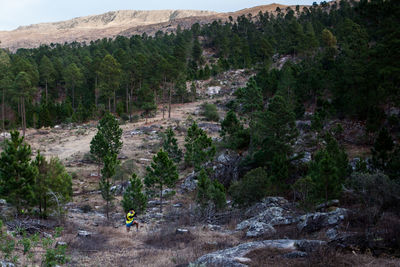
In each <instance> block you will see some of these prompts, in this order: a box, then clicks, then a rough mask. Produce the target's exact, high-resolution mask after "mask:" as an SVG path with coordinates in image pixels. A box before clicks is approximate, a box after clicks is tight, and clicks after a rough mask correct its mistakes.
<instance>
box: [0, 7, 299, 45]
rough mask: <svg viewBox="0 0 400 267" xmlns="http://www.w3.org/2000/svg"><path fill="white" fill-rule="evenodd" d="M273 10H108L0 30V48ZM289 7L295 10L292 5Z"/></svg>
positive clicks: (84, 39)
mask: <svg viewBox="0 0 400 267" xmlns="http://www.w3.org/2000/svg"><path fill="white" fill-rule="evenodd" d="M277 7H279V8H280V9H281V10H282V11H285V9H286V8H287V7H288V6H284V5H279V4H270V5H264V6H257V7H253V8H247V9H243V10H239V11H236V12H228V13H217V12H214V11H203V10H152V11H139V10H119V11H110V12H107V13H104V14H100V15H93V16H85V17H78V18H74V19H71V20H66V21H60V22H53V23H51V22H50V23H39V24H32V25H29V26H20V27H18V28H17V29H15V30H13V31H0V41H1V43H0V48H8V49H10V51H16V50H17V49H18V48H35V47H38V46H40V45H42V44H47V45H50V44H51V43H53V44H57V43H59V44H64V43H65V42H67V43H71V42H74V41H76V42H80V43H84V42H86V43H89V42H90V41H94V40H98V39H102V38H115V37H116V36H118V35H122V36H128V37H129V36H132V35H135V34H139V35H141V34H143V33H146V34H148V35H154V34H155V33H156V32H158V31H163V32H173V31H175V30H176V28H177V27H178V25H180V26H181V27H182V28H190V27H191V25H193V24H194V23H199V24H206V23H211V22H213V21H215V20H221V21H225V20H228V19H229V17H232V18H233V19H236V18H237V17H238V16H241V15H248V14H252V15H253V16H256V15H257V14H258V13H259V12H263V13H264V12H273V13H275V12H276V8H277ZM290 7H291V8H292V9H295V6H290ZM300 8H301V9H302V8H303V6H301V7H300Z"/></svg>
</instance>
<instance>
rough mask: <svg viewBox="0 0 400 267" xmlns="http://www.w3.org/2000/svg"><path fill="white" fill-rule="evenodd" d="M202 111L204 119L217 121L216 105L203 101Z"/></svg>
mask: <svg viewBox="0 0 400 267" xmlns="http://www.w3.org/2000/svg"><path fill="white" fill-rule="evenodd" d="M201 108H202V113H201V115H203V116H204V117H205V118H206V120H208V121H219V114H218V110H217V106H216V105H214V104H210V103H204V104H203V105H202V106H201Z"/></svg>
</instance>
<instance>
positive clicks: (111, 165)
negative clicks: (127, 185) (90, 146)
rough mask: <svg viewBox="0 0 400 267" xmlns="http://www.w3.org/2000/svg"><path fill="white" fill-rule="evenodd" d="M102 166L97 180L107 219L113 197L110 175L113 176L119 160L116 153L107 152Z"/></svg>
mask: <svg viewBox="0 0 400 267" xmlns="http://www.w3.org/2000/svg"><path fill="white" fill-rule="evenodd" d="M103 160H104V166H103V169H102V170H101V174H102V176H101V179H100V182H99V188H100V191H101V196H102V197H103V199H104V200H105V201H106V214H107V219H109V211H110V205H111V204H112V201H113V199H114V196H113V194H112V192H111V186H112V184H111V181H110V180H111V177H113V176H114V174H115V168H116V166H117V165H118V164H119V161H118V160H117V154H112V153H110V154H107V155H106V156H105V157H104V159H103Z"/></svg>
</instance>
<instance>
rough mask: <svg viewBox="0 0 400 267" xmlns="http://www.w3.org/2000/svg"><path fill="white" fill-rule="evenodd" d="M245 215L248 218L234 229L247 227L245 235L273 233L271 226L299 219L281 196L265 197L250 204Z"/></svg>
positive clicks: (286, 223) (290, 222)
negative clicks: (258, 201)
mask: <svg viewBox="0 0 400 267" xmlns="http://www.w3.org/2000/svg"><path fill="white" fill-rule="evenodd" d="M245 215H247V216H249V217H250V218H248V219H247V220H244V221H242V222H241V223H239V224H238V225H237V226H236V230H238V231H240V230H244V229H247V233H246V236H247V237H257V236H261V235H268V234H273V233H274V232H275V229H274V227H273V226H277V225H288V224H292V223H295V222H297V221H298V220H299V218H298V217H297V216H296V214H295V213H294V212H293V210H292V209H291V205H290V203H289V202H288V201H287V200H286V199H284V198H282V197H267V198H265V199H263V201H262V202H260V203H256V204H254V205H253V206H251V207H250V208H249V209H248V210H247V211H246V212H245Z"/></svg>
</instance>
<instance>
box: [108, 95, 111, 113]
mask: <svg viewBox="0 0 400 267" xmlns="http://www.w3.org/2000/svg"><path fill="white" fill-rule="evenodd" d="M108 111H109V112H110V113H111V97H108Z"/></svg>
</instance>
